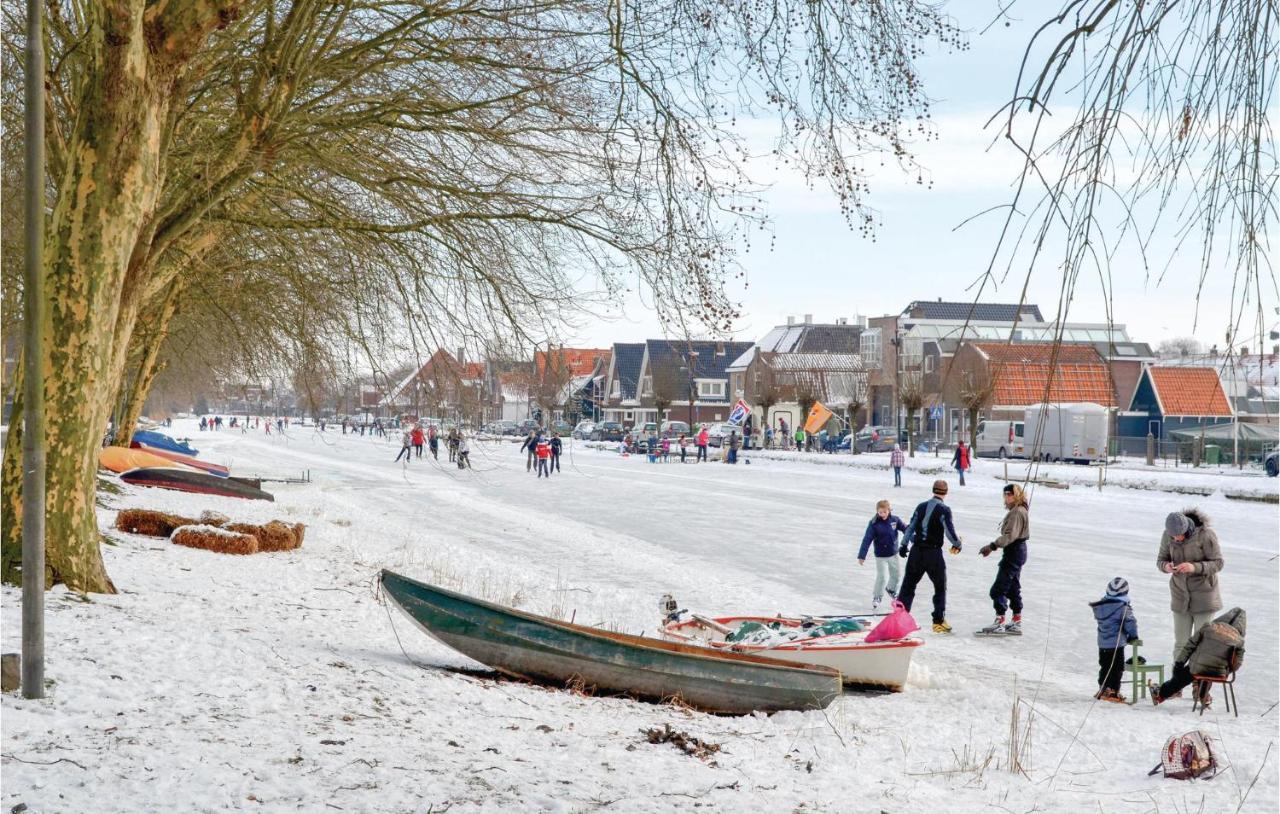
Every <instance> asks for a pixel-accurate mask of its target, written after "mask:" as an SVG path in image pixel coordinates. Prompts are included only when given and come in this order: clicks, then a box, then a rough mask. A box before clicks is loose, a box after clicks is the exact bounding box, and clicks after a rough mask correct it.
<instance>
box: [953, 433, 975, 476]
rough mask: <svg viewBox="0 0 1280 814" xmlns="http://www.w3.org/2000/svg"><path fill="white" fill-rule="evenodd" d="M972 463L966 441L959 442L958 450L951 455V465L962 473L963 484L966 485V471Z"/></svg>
mask: <svg viewBox="0 0 1280 814" xmlns="http://www.w3.org/2000/svg"><path fill="white" fill-rule="evenodd" d="M970 465H971V462H970V460H969V447H968V446H966V445H965V443H964V441H959V442H957V443H956V452H955V454H954V455H952V456H951V466H952V467H953V468H954V469H955V470H956V472H957V473H958V474H959V475H960V485H961V486H964V472H965V470H966V469H968V468H969V467H970Z"/></svg>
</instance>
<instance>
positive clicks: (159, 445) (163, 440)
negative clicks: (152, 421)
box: [133, 430, 200, 456]
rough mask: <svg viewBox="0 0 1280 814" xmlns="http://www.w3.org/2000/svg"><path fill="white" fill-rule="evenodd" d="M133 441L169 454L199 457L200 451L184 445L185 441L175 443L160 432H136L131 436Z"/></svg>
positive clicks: (175, 441)
mask: <svg viewBox="0 0 1280 814" xmlns="http://www.w3.org/2000/svg"><path fill="white" fill-rule="evenodd" d="M133 440H135V441H138V442H139V443H143V444H146V445H147V446H149V447H154V448H156V449H167V450H169V451H170V452H179V453H181V454H183V455H193V456H194V455H199V454H200V450H198V449H196V448H195V447H193V446H191V445H190V444H188V443H186V442H185V441H177V440H174V439H173V438H170V437H169V436H167V435H165V434H164V433H161V432H152V431H151V430H138V431H137V432H135V433H134V434H133Z"/></svg>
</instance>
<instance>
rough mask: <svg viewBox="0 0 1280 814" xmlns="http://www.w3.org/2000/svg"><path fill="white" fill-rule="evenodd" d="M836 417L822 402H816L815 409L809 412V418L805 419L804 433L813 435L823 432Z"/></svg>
mask: <svg viewBox="0 0 1280 814" xmlns="http://www.w3.org/2000/svg"><path fill="white" fill-rule="evenodd" d="M834 415H835V413H833V412H831V411H830V410H828V409H827V408H826V405H824V404H823V403H822V402H820V401H815V402H814V403H813V408H812V409H810V410H809V417H808V418H806V419H805V422H804V431H805V432H807V433H810V434H812V433H815V432H817V431H818V430H821V429H822V428H823V427H825V426H826V425H827V422H828V421H830V420H831V418H832V416H834Z"/></svg>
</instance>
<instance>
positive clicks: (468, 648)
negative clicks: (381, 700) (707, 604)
mask: <svg viewBox="0 0 1280 814" xmlns="http://www.w3.org/2000/svg"><path fill="white" fill-rule="evenodd" d="M381 582H382V587H383V589H384V591H385V592H386V595H387V597H388V599H389V601H391V603H392V604H393V605H395V606H396V607H397V608H398V609H399V610H401V611H403V612H404V613H405V615H407V616H408V617H409V618H410V619H412V620H413V621H414V622H415V623H416V624H417V625H418V626H419V627H420V628H421V629H422V630H423V631H424V632H426V633H427V634H428V635H430V636H431V637H432V638H434V639H436V640H438V641H440V642H441V643H443V644H445V645H447V646H448V647H450V648H452V649H454V650H457V651H458V652H460V653H462V654H464V655H466V656H469V657H470V658H472V659H475V660H476V661H478V662H480V663H481V664H484V665H487V666H489V667H492V668H493V669H495V670H498V671H499V672H502V673H505V674H507V675H511V676H515V677H519V678H527V679H532V680H536V681H541V682H545V683H550V684H558V685H560V686H565V685H569V686H578V687H581V688H583V689H587V690H592V691H597V692H604V693H617V694H625V695H630V696H633V697H636V698H642V699H647V700H655V701H666V700H671V699H673V698H678V699H679V700H680V701H681V702H683V703H685V704H688V705H689V706H691V707H694V708H697V709H701V710H703V711H706V712H714V713H722V714H732V715H745V714H749V713H751V712H757V711H759V712H775V711H778V710H787V709H797V710H804V709H822V708H824V707H826V706H827V705H828V704H830V703H831V701H832V700H834V699H835V698H836V697H837V696H838V695H839V694H840V691H841V687H840V675H839V673H837V672H836V671H835V670H832V669H829V668H825V667H815V666H813V665H800V664H794V663H789V662H786V661H780V660H777V659H772V658H761V657H758V656H750V655H740V654H731V653H718V652H715V651H710V650H708V649H707V648H701V647H695V646H690V645H686V644H682V643H678V642H668V641H662V640H660V639H651V638H645V637H641V636H630V635H626V634H621V633H612V632H609V631H603V630H597V629H595V628H589V627H585V626H583V625H575V624H572V623H569V622H562V621H559V620H556V619H550V618H547V617H544V616H538V615H536V614H531V613H524V612H523V611H517V610H514V609H511V608H504V607H502V606H501V605H495V604H492V603H489V602H485V601H483V600H478V599H473V598H471V597H467V596H464V595H462V594H457V593H454V592H452V591H447V590H444V589H442V588H436V587H434V586H431V585H426V584H424V583H421V582H417V581H415V580H411V579H409V578H407V577H403V576H401V575H399V574H396V573H394V572H391V571H386V570H384V571H383V572H382V576H381Z"/></svg>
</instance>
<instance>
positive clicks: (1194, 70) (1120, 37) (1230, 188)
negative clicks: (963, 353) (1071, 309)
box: [976, 0, 1280, 346]
mask: <svg viewBox="0 0 1280 814" xmlns="http://www.w3.org/2000/svg"><path fill="white" fill-rule="evenodd" d="M1059 6H1060V8H1059V11H1058V12H1057V13H1056V14H1054V15H1053V16H1052V17H1051V18H1049V19H1048V20H1046V21H1045V23H1044V24H1043V25H1042V26H1040V27H1039V28H1038V29H1037V30H1036V33H1035V35H1034V37H1033V38H1032V41H1031V42H1030V43H1029V44H1028V46H1027V50H1026V55H1025V56H1024V58H1023V61H1022V65H1021V68H1020V70H1019V71H1018V74H1017V79H1016V81H1015V83H1014V89H1013V93H1012V96H1011V101H1010V102H1009V103H1008V105H1007V106H1006V108H1005V109H1004V110H1003V111H1002V113H1001V114H1000V115H999V116H998V117H997V118H998V119H999V120H1000V121H1001V123H1002V124H1001V129H1002V135H1003V137H1004V138H1005V139H1006V140H1007V141H1008V143H1010V144H1012V145H1013V147H1014V149H1016V150H1017V151H1018V152H1019V154H1020V155H1021V156H1022V159H1023V166H1022V172H1021V178H1020V180H1019V182H1018V185H1017V188H1016V191H1015V193H1014V196H1013V200H1012V201H1011V202H1010V204H1009V207H1008V209H1007V210H1006V214H1005V220H1004V225H1003V229H1002V232H1001V237H1000V240H999V243H998V246H997V249H996V251H995V252H994V254H993V256H992V260H991V264H990V265H989V266H988V269H987V271H986V273H985V275H984V276H983V278H982V280H981V285H980V286H978V292H977V295H976V296H977V297H980V296H981V295H982V289H983V288H985V287H986V286H987V285H988V284H996V283H999V282H1000V281H1001V279H1002V277H1003V275H1002V274H999V273H998V272H997V269H998V267H999V266H1001V265H1005V264H1008V265H1010V266H1011V265H1012V264H1013V263H1014V262H1015V261H1016V260H1019V259H1021V260H1022V261H1023V262H1024V263H1025V266H1026V268H1027V278H1026V280H1027V281H1029V279H1030V274H1031V270H1032V269H1037V268H1042V267H1043V266H1045V265H1046V264H1052V265H1055V266H1057V267H1059V268H1061V269H1062V286H1061V295H1060V299H1059V312H1058V314H1057V317H1058V320H1059V321H1060V322H1061V321H1065V320H1066V318H1067V309H1068V306H1069V304H1070V302H1071V301H1072V299H1073V297H1074V296H1075V288H1076V285H1077V284H1078V282H1079V279H1080V277H1081V275H1082V274H1084V275H1085V277H1086V279H1088V278H1093V277H1097V278H1099V279H1100V281H1101V287H1102V290H1103V293H1104V295H1105V302H1106V303H1107V321H1108V322H1112V321H1113V314H1112V313H1111V293H1112V290H1113V273H1114V272H1113V267H1112V260H1113V258H1114V257H1116V254H1117V252H1118V251H1120V249H1121V248H1122V246H1124V245H1126V244H1127V245H1128V246H1129V247H1130V249H1131V250H1132V251H1133V252H1135V253H1136V254H1138V255H1139V256H1140V258H1141V263H1140V265H1135V264H1132V263H1130V262H1128V261H1127V260H1126V261H1125V262H1124V264H1123V266H1122V268H1123V269H1124V271H1123V272H1122V273H1125V274H1132V273H1141V274H1143V275H1144V276H1145V277H1146V279H1148V280H1151V279H1154V280H1155V282H1156V283H1157V284H1158V283H1160V282H1163V281H1165V280H1166V278H1167V276H1168V274H1169V271H1170V269H1171V268H1172V267H1173V263H1174V260H1175V255H1179V256H1186V255H1187V254H1188V249H1190V253H1191V254H1192V255H1193V256H1195V257H1196V259H1197V266H1198V268H1196V270H1195V272H1196V273H1195V274H1194V275H1188V278H1184V279H1169V280H1168V281H1169V282H1170V283H1171V284H1172V285H1175V286H1179V287H1183V286H1185V287H1188V288H1191V287H1194V290H1195V292H1196V302H1197V314H1196V319H1195V321H1193V323H1192V327H1193V329H1194V327H1195V325H1196V324H1198V320H1199V318H1200V316H1201V315H1200V314H1199V306H1198V304H1199V295H1200V293H1201V292H1202V291H1203V290H1204V288H1205V286H1206V285H1210V286H1213V287H1214V288H1216V289H1218V290H1229V291H1230V292H1231V305H1230V308H1229V309H1227V311H1228V312H1227V313H1224V314H1221V317H1220V318H1221V319H1222V320H1223V321H1224V322H1225V325H1224V327H1225V328H1226V333H1227V337H1228V344H1229V345H1234V344H1239V343H1240V342H1241V341H1245V340H1247V339H1249V338H1250V337H1252V338H1253V339H1254V340H1256V344H1257V345H1258V346H1261V345H1262V343H1263V340H1264V337H1265V331H1266V328H1267V321H1268V319H1270V318H1271V316H1270V310H1269V304H1273V303H1274V302H1275V301H1276V299H1277V296H1280V290H1278V288H1277V284H1276V276H1275V271H1274V264H1273V263H1272V262H1271V261H1270V258H1269V240H1268V237H1267V235H1268V234H1269V233H1270V231H1271V227H1272V226H1273V224H1274V220H1275V217H1276V212H1277V207H1276V197H1277V184H1276V179H1277V178H1278V177H1280V165H1278V164H1277V161H1278V160H1280V153H1278V152H1277V150H1276V142H1275V132H1274V130H1273V129H1272V123H1271V121H1270V114H1271V113H1272V112H1274V97H1273V89H1274V88H1275V87H1276V82H1277V79H1278V78H1280V76H1278V70H1280V52H1278V51H1277V48H1276V41H1277V27H1280V14H1278V13H1277V8H1276V4H1275V3H1274V2H1271V0H1267V1H1266V2H1257V1H1256V0H1151V1H1150V2H1139V3H1122V2H1116V1H1115V0H1102V1H1099V0H1060V2H1059ZM1042 45H1043V46H1047V50H1048V54H1047V56H1045V57H1044V58H1043V61H1040V58H1039V56H1038V55H1039V54H1040V53H1042V52H1043V50H1044V49H1042V47H1041V46H1042ZM1033 55H1035V56H1033ZM1073 108H1074V110H1073ZM1064 114H1065V115H1064ZM1117 227H1118V228H1117ZM1158 246H1167V247H1168V251H1167V253H1166V256H1165V257H1159V256H1153V253H1152V252H1153V247H1158ZM1048 252H1054V253H1056V256H1055V257H1052V258H1045V257H1044V256H1043V255H1045V254H1046V253H1048ZM1006 268H1007V266H1006ZM1227 271H1229V273H1230V274H1231V279H1230V280H1229V281H1228V280H1226V278H1225V277H1224V273H1225V272H1227ZM1191 276H1194V278H1195V279H1194V281H1193V280H1192V279H1189V277H1191ZM1022 291H1023V299H1025V297H1026V282H1024V284H1023V288H1022ZM1214 316H1215V318H1219V315H1216V314H1215V315H1214Z"/></svg>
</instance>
